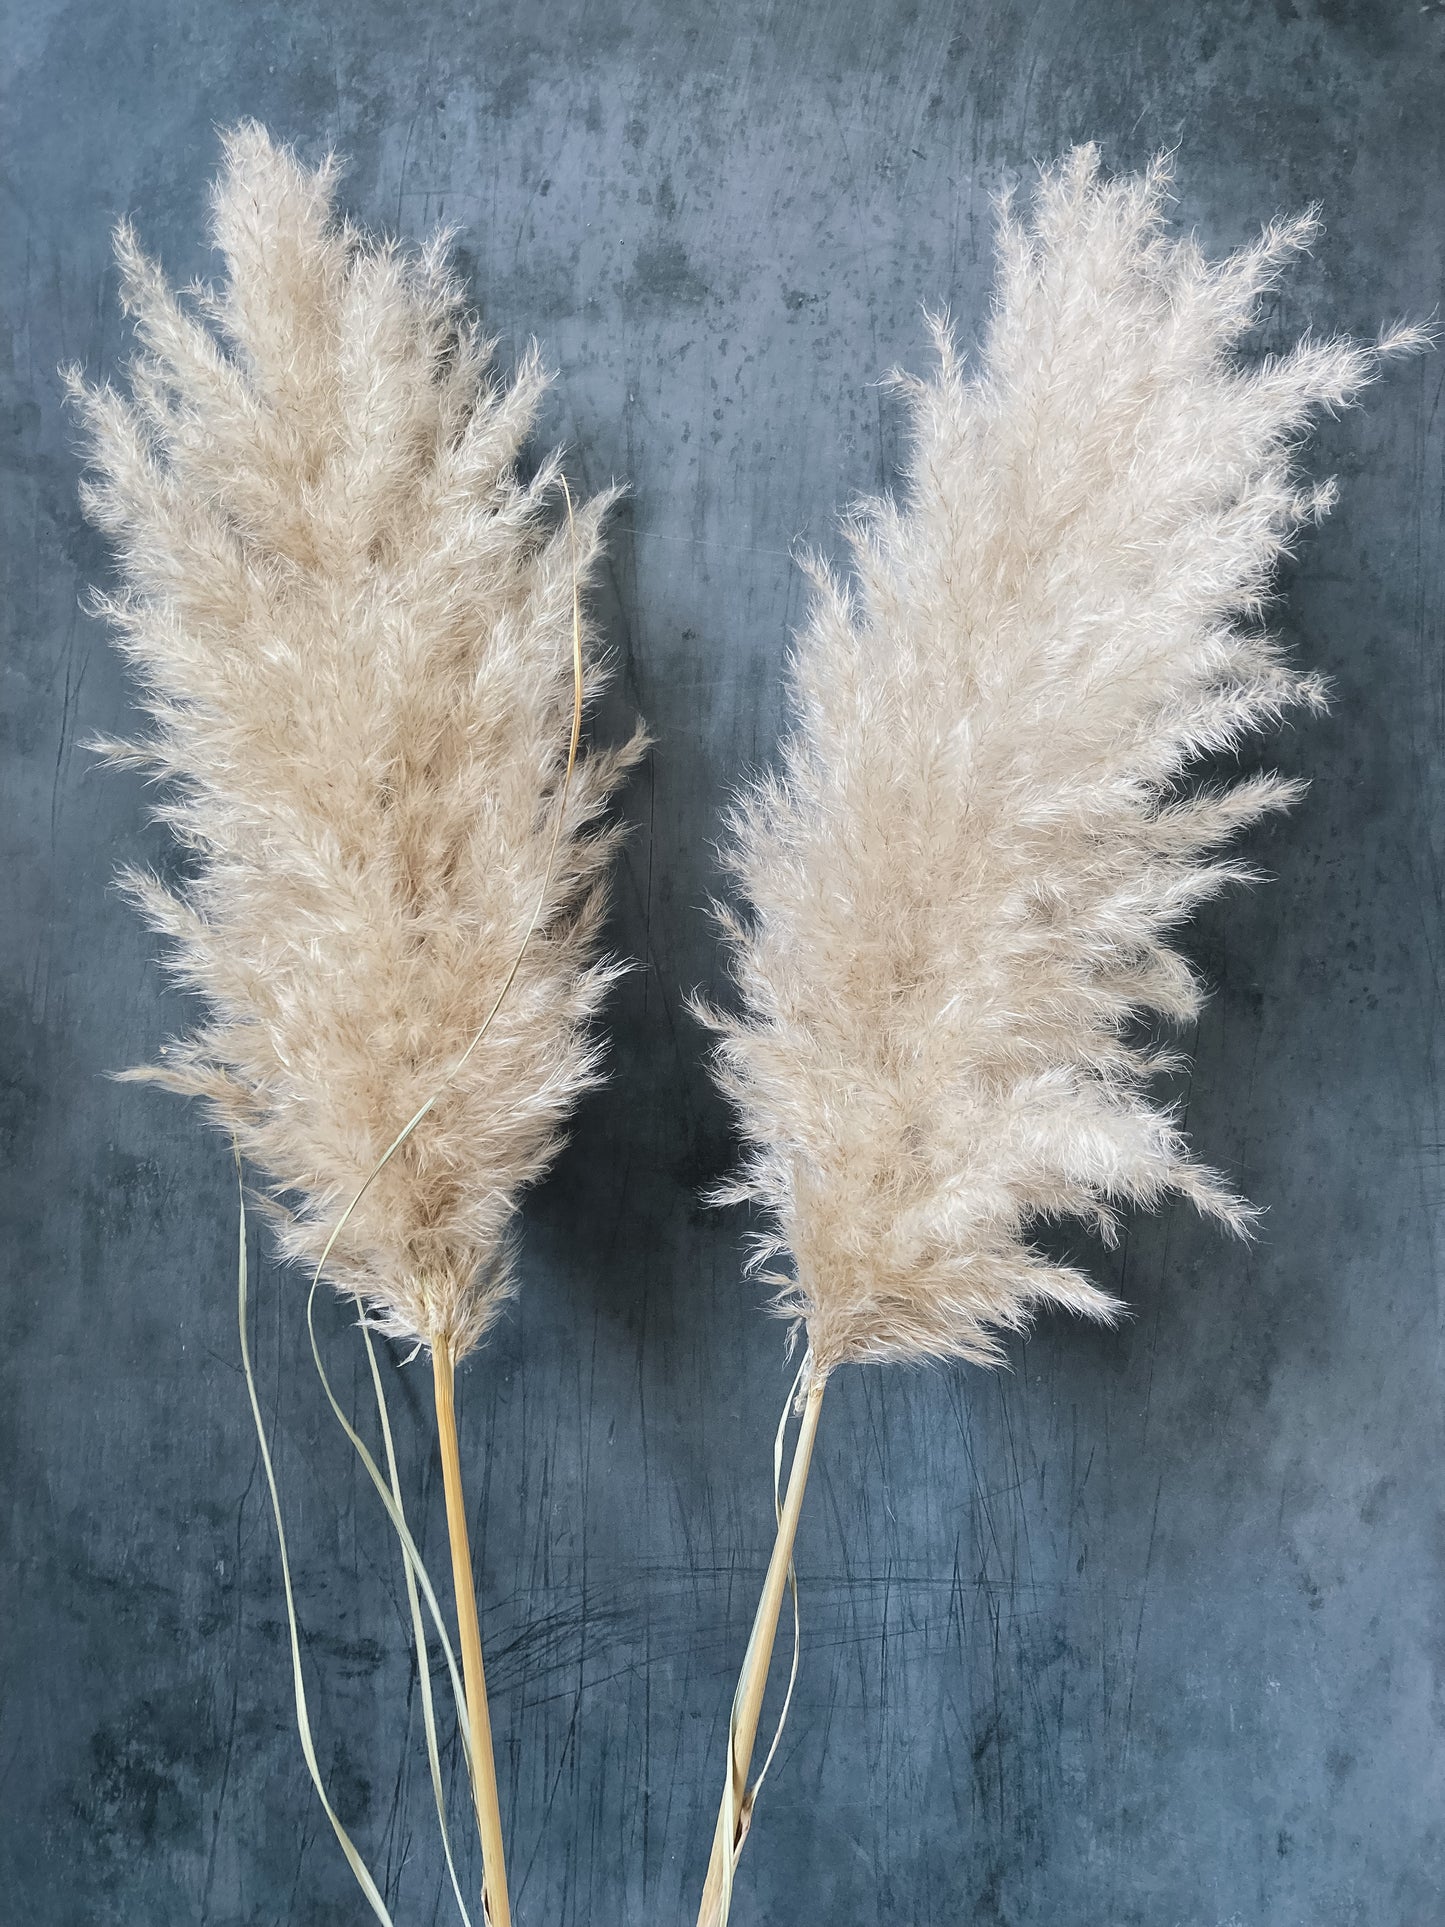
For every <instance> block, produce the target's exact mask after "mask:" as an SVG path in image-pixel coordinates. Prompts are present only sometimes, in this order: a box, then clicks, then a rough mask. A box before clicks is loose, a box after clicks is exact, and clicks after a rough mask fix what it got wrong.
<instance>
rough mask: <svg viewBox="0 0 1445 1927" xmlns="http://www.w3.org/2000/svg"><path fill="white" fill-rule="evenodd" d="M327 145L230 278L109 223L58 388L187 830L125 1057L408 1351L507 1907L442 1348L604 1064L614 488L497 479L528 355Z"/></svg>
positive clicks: (300, 1249) (622, 754)
mask: <svg viewBox="0 0 1445 1927" xmlns="http://www.w3.org/2000/svg"><path fill="white" fill-rule="evenodd" d="M336 173H337V170H336V167H335V165H334V163H332V162H330V161H328V162H327V163H326V164H325V165H324V166H322V167H321V168H320V169H319V170H317V171H315V172H312V171H308V170H307V169H305V168H303V167H302V166H301V165H300V164H299V163H298V162H297V161H296V160H295V158H294V157H293V156H292V155H291V154H290V153H289V152H288V151H287V150H285V149H282V148H279V147H276V146H274V145H273V144H272V143H271V142H270V140H269V139H268V137H267V136H266V134H265V133H264V131H263V130H262V129H260V128H259V127H256V126H254V125H249V124H248V125H244V126H242V127H240V128H238V129H236V130H235V131H234V132H233V133H231V134H230V135H229V136H227V138H226V166H225V171H224V173H223V175H222V177H221V179H220V181H219V182H218V184H217V187H216V191H215V198H214V232H215V239H216V243H217V246H218V247H219V249H220V250H221V252H222V254H223V256H224V257H225V263H226V276H225V280H224V282H223V283H222V285H221V286H220V287H219V288H217V289H212V288H198V289H193V290H191V291H190V292H189V295H188V296H187V297H180V296H177V295H174V294H173V293H172V292H171V291H170V289H169V288H168V287H167V285H166V283H165V281H164V279H163V278H162V276H161V273H160V271H159V270H158V269H157V268H156V267H155V266H154V265H152V263H150V262H149V261H148V260H146V259H145V257H144V256H143V255H142V254H141V253H140V251H139V249H138V248H137V246H136V243H135V241H134V239H133V237H132V235H131V233H130V230H129V228H127V227H125V226H123V227H122V228H121V229H120V231H119V233H118V236H117V253H118V257H119V261H120V266H121V273H122V286H123V293H124V299H125V302H126V305H127V308H128V310H129V312H130V313H131V315H132V317H133V319H134V323H135V327H136V332H137V336H138V339H139V353H138V355H137V357H136V358H135V360H134V361H133V363H132V364H131V367H130V371H129V376H130V379H129V394H128V395H127V396H122V395H120V394H117V393H116V392H114V391H112V390H111V389H109V388H100V389H86V388H85V387H84V386H83V384H81V383H80V382H79V380H78V378H77V379H76V381H75V384H74V387H75V393H76V395H77V397H78V399H79V401H80V403H81V406H82V408H83V411H84V418H85V421H86V424H87V429H88V440H89V447H90V453H91V457H92V460H93V463H94V468H95V476H94V479H93V480H92V481H91V482H89V483H88V484H87V489H86V503H87V507H88V510H89V512H90V513H91V515H92V517H93V519H94V520H95V521H96V522H97V523H98V525H99V526H100V527H101V528H102V529H104V530H105V531H106V532H107V533H108V534H109V535H110V536H111V537H112V538H113V540H114V542H115V544H116V547H117V550H118V554H119V558H120V564H121V571H122V574H123V577H124V583H125V586H124V589H123V591H122V592H120V593H118V594H114V595H108V596H103V597H100V598H98V602H99V606H100V608H101V611H102V613H104V614H105V615H106V616H108V617H109V618H110V620H111V622H112V624H113V626H114V628H115V630H116V632H117V636H118V640H119V644H120V647H121V649H122V650H123V652H124V653H125V655H126V656H127V658H128V659H129V661H130V662H131V664H132V665H133V667H134V669H135V670H136V672H137V674H138V676H139V679H140V682H141V691H142V694H141V702H142V707H143V708H144V710H145V711H146V712H147V714H148V715H149V717H150V719H151V723H152V730H151V733H150V735H149V737H148V739H147V740H146V741H144V742H141V743H138V744H109V745H107V746H106V747H107V749H108V752H109V754H110V755H111V756H112V758H113V759H114V760H115V761H117V762H127V763H131V764H134V765H136V766H138V767H141V768H144V769H146V770H147V771H149V772H150V773H152V774H153V775H154V776H156V777H158V778H159V779H160V780H161V781H162V782H163V784H164V785H165V786H166V788H165V793H164V797H163V800H162V802H161V805H160V808H159V810H158V815H159V816H160V818H161V819H162V820H163V821H165V822H167V823H168V824H169V825H170V826H171V828H172V829H173V831H174V833H175V835H176V837H177V840H178V842H179V843H180V845H181V847H182V849H183V850H184V851H185V853H186V855H187V857H188V859H189V875H188V877H187V878H186V880H185V881H184V882H182V883H180V884H178V885H175V886H169V885H167V884H164V883H162V882H161V881H159V880H158V879H157V878H155V877H153V876H150V875H148V874H145V873H141V872H131V873H129V874H128V875H127V877H126V879H125V882H126V887H127V888H128V890H129V892H130V894H131V895H132V896H133V897H134V898H135V900H136V901H137V902H138V903H139V904H140V906H141V908H142V909H143V911H144V912H145V914H146V915H147V917H148V918H149V920H150V921H151V922H152V924H153V925H154V926H155V927H156V928H157V929H158V930H160V931H161V932H162V933H163V934H164V935H165V936H166V937H167V938H168V939H169V940H170V944H171V959H172V968H173V970H174V972H175V974H176V976H177V977H178V979H179V980H180V981H181V982H182V983H183V984H184V985H186V986H188V987H189V988H192V989H194V990H196V991H199V992H200V993H201V995H202V996H203V998H204V999H205V1002H206V1006H207V1016H206V1019H205V1021H204V1022H202V1023H201V1024H200V1025H199V1026H198V1027H197V1028H196V1029H195V1030H194V1031H193V1032H192V1033H191V1034H190V1035H188V1036H187V1037H185V1038H183V1039H181V1040H179V1041H178V1042H177V1043H174V1044H172V1045H171V1046H170V1047H168V1049H167V1051H166V1052H165V1053H163V1060H162V1062H161V1063H159V1064H158V1065H155V1066H152V1067H150V1068H148V1069H146V1070H144V1071H141V1072H137V1073H133V1075H138V1076H142V1077H146V1078H149V1079H151V1080H152V1081H154V1082H157V1083H160V1084H163V1085H165V1086H166V1087H168V1088H169V1089H172V1090H176V1091H179V1092H181V1093H183V1094H186V1095H190V1096H197V1097H200V1098H201V1099H202V1100H203V1101H204V1103H205V1105H206V1107H207V1110H208V1112H209V1114H210V1115H211V1117H212V1118H213V1120H214V1121H215V1122H216V1123H218V1124H219V1125H220V1126H221V1127H222V1128H223V1129H224V1130H226V1131H227V1132H228V1134H230V1135H231V1136H232V1137H233V1138H234V1140H235V1142H236V1144H237V1146H238V1147H239V1150H240V1152H241V1153H242V1154H243V1155H244V1156H245V1157H246V1158H248V1159H249V1160H251V1161H252V1163H253V1164H254V1165H255V1166H257V1167H259V1168H260V1169H261V1170H263V1171H264V1172H265V1173H266V1174H267V1176H268V1180H269V1195H268V1203H269V1207H270V1210H271V1213H272V1216H273V1219H274V1222H275V1225H276V1230H277V1237H278V1240H279V1243H280V1246H281V1249H282V1251H283V1252H284V1254H285V1255H286V1256H287V1257H289V1258H291V1259H294V1260H296V1261H298V1262H301V1263H304V1264H306V1265H308V1266H309V1267H311V1268H312V1269H324V1273H325V1275H326V1276H327V1277H328V1278H329V1279H330V1280H331V1282H332V1283H333V1284H334V1285H335V1286H336V1287H337V1288H338V1289H339V1290H340V1291H341V1292H342V1293H343V1294H344V1295H345V1296H347V1297H348V1298H351V1299H353V1300H354V1301H355V1302H356V1303H357V1304H358V1305H359V1306H361V1307H362V1308H363V1310H364V1312H365V1315H366V1317H367V1319H368V1320H369V1321H370V1322H371V1324H373V1325H374V1326H375V1327H376V1328H377V1329H379V1330H380V1331H383V1332H385V1333H386V1334H388V1335H389V1336H392V1337H394V1338H398V1339H403V1340H409V1341H412V1342H414V1343H420V1344H422V1345H424V1346H425V1347H426V1348H427V1349H428V1350H429V1351H430V1352H431V1353H432V1356H433V1360H434V1364H435V1367H436V1375H435V1389H436V1407H437V1422H438V1434H439V1440H440V1444H441V1448H442V1452H443V1458H444V1465H445V1466H446V1468H447V1472H448V1477H447V1497H448V1523H449V1530H450V1534H451V1538H452V1543H453V1551H454V1572H455V1577H456V1583H457V1597H458V1613H459V1622H460V1625H461V1628H462V1633H463V1640H462V1647H463V1659H464V1668H465V1675H466V1684H467V1697H468V1700H469V1702H470V1703H471V1706H472V1717H471V1720H470V1721H469V1725H470V1726H471V1728H472V1737H473V1740H474V1743H475V1744H474V1753H475V1758H474V1762H473V1764H474V1791H475V1794H476V1800H477V1806H478V1815H479V1826H480V1830H481V1832H482V1835H483V1842H484V1849H485V1856H484V1857H485V1879H486V1904H487V1908H488V1913H489V1916H490V1918H491V1920H492V1921H493V1923H494V1927H502V1923H504V1922H506V1921H507V1919H508V1917H509V1911H508V1903H507V1896H506V1884H505V1875H504V1873H503V1869H502V1861H501V1849H500V1840H501V1829H500V1815H499V1811H498V1806H499V1803H498V1800H497V1795H496V1786H495V1771H494V1768H493V1766H492V1763H491V1759H490V1749H489V1747H486V1746H485V1745H484V1744H483V1742H484V1741H485V1738H486V1734H487V1721H486V1715H485V1705H486V1703H485V1689H484V1685H483V1682H482V1676H481V1654H480V1642H479V1639H478V1638H477V1637H476V1607H475V1593H474V1588H473V1583H472V1580H471V1562H470V1554H469V1551H468V1550H467V1548H466V1544H465V1536H466V1535H465V1524H466V1515H465V1507H464V1504H463V1501H462V1498H461V1492H460V1483H459V1481H460V1458H459V1452H458V1449H457V1441H456V1430H455V1414H454V1405H453V1400H452V1386H453V1376H454V1372H455V1368H456V1366H457V1365H458V1364H459V1363H460V1362H461V1360H462V1359H464V1358H465V1357H466V1356H467V1354H468V1353H469V1352H471V1351H472V1350H473V1349H475V1347H476V1346H477V1345H478V1344H479V1343H480V1342H481V1341H482V1339H483V1337H484V1336H485V1334H486V1332H487V1330H488V1328H489V1326H490V1325H491V1323H492V1322H493V1320H494V1319H495V1318H496V1316H497V1314H498V1312H499V1311H500V1309H501V1308H502V1306H503V1304H504V1303H505V1301H506V1298H507V1296H508V1295H509V1293H510V1290H511V1288H512V1281H513V1263H512V1258H513V1253H512V1237H511V1234H512V1226H513V1221H514V1216H515V1212H516V1207H517V1203H518V1199H519V1196H520V1194H521V1192H522V1190H523V1189H524V1188H525V1187H526V1186H527V1185H528V1184H530V1183H531V1182H533V1181H534V1180H535V1179H536V1178H537V1177H539V1176H540V1175H541V1173H542V1172H543V1170H544V1169H545V1168H546V1166H547V1164H548V1162H549V1160H550V1159H551V1157H552V1156H553V1154H554V1153H555V1150H556V1148H557V1146H558V1143H559V1141H560V1135H561V1132H562V1130H563V1128H564V1125H565V1122H566V1119H567V1117H568V1115H569V1113H570V1111H571V1109H572V1107H573V1106H574V1104H575V1102H576V1100H577V1098H578V1096H579V1095H580V1094H581V1093H582V1092H583V1091H585V1090H586V1089H587V1088H589V1087H590V1086H591V1085H592V1084H593V1083H594V1082H595V1081H596V1078H597V1075H598V1060H599V1046H598V1043H597V1040H596V1037H595V1034H594V1029H593V1026H594V1020H595V1018H596V1016H597V1013H598V1010H599V1008H600V1005H601V1002H602V999H603V997H604V995H605V993H606V991H607V988H608V985H609V984H610V983H611V981H612V979H613V978H614V976H615V974H616V966H615V965H613V964H612V963H611V962H609V961H607V960H606V959H604V958H602V957H601V956H600V955H599V937H600V928H601V920H602V916H603V912H604V907H605V906H604V897H605V885H606V873H607V868H608V863H609V859H610V857H611V855H612V852H613V849H614V847H615V837H616V831H615V829H613V828H612V827H610V826H609V825H607V824H606V822H605V821H604V813H605V810H606V806H607V802H608V799H609V796H610V795H611V793H612V791H613V789H614V788H615V786H616V784H617V782H618V780H619V779H620V777H621V776H622V774H623V773H624V771H625V770H626V768H627V767H628V766H629V764H630V763H631V762H633V761H634V760H635V759H636V757H637V755H638V754H639V753H640V751H641V747H642V739H641V736H640V735H639V736H637V737H635V738H634V739H633V741H632V742H631V743H629V744H627V745H626V746H625V747H623V748H621V749H619V750H614V751H611V752H596V751H594V752H591V753H589V754H586V755H582V756H576V754H575V752H576V725H577V723H578V721H579V720H580V704H581V700H582V695H583V693H584V687H585V696H586V698H587V699H588V700H591V699H592V698H593V697H595V695H596V693H597V692H598V690H599V689H600V687H601V684H602V681H603V666H602V664H601V662H600V660H599V657H598V653H597V650H596V647H595V645H594V643H593V640H592V638H591V637H590V635H588V634H587V633H586V632H585V627H584V625H583V624H582V623H581V621H580V618H579V617H578V615H577V605H576V601H575V595H576V585H577V583H578V581H579V580H580V581H581V582H582V583H584V584H585V582H586V581H587V579H588V577H589V574H590V571H591V569H592V567H593V565H594V563H595V561H596V558H597V555H598V553H599V547H600V526H601V521H602V518H603V516H604V514H605V512H606V509H607V506H608V501H609V499H610V498H608V497H606V496H603V497H599V498H597V499H595V500H593V501H592V502H590V503H587V504H585V505H583V506H580V507H578V508H577V510H576V512H575V517H574V515H573V513H572V508H571V503H570V500H569V501H568V503H567V515H566V519H565V521H564V522H562V523H561V524H560V525H559V524H558V522H557V519H556V518H555V517H554V516H553V515H551V513H550V512H549V501H550V500H552V499H554V498H555V496H556V493H557V490H558V488H559V484H561V471H560V467H559V464H558V460H557V458H556V457H555V456H553V457H550V458H549V459H547V460H546V461H545V462H544V463H543V464H542V466H541V468H540V470H539V471H538V473H537V475H536V476H535V478H534V479H533V480H532V481H530V482H523V481H521V480H519V479H518V476H517V472H516V463H517V458H518V455H519V452H520V449H521V446H522V443H523V442H524V440H525V438H526V436H527V434H528V432H529V430H530V428H531V425H532V423H533V420H534V417H535V413H536V408H537V403H538V399H539V396H540V394H541V391H542V388H543V386H544V376H543V374H542V372H541V368H540V365H539V362H538V359H537V356H536V353H535V351H532V352H531V353H529V354H528V355H527V357H526V358H525V359H524V361H523V363H522V365H521V367H520V369H519V370H518V372H517V374H516V376H515V378H514V379H513V380H512V381H511V382H510V383H504V382H502V381H500V380H498V379H497V378H496V377H495V376H494V375H493V373H492V371H491V344H490V343H489V342H488V341H487V340H485V339H484V338H483V336H482V335H481V333H480V331H479V329H478V327H477V326H476V324H475V322H474V321H472V320H471V319H470V318H469V317H468V315H467V313H466V311H465V307H464V301H463V295H462V291H461V289H460V288H459V286H458V285H457V283H456V282H455V281H454V280H453V279H452V277H451V275H450V273H449V271H448V268H447V265H446V249H445V242H444V239H438V240H437V241H435V242H433V243H431V244H429V245H428V246H427V247H426V248H425V249H424V250H423V251H422V252H421V253H420V254H419V255H417V256H415V257H411V256H407V255H406V254H404V253H403V252H402V251H401V250H399V249H398V248H397V247H396V246H395V245H393V244H392V243H390V242H386V241H377V240H372V239H369V238H367V237H366V236H364V235H362V234H360V233H358V232H357V231H356V230H355V229H354V228H352V227H351V226H350V225H348V224H347V223H345V222H344V221H341V220H339V219H338V218H337V217H336V216H335V214H334V212H333V196H334V190H335V182H336ZM574 658H575V660H574ZM574 670H575V672H576V676H575V677H574ZM579 678H580V681H579V680H578V679H579ZM569 729H570V731H571V737H570V743H571V747H570V749H569ZM407 1120H410V1122H409V1123H408V1122H407ZM352 1436H353V1438H354V1434H353V1435H352ZM356 1442H357V1443H358V1445H359V1441H356ZM371 1469H372V1470H373V1472H374V1466H372V1467H371ZM375 1477H376V1481H377V1483H378V1489H379V1490H380V1491H381V1492H382V1496H383V1499H384V1500H386V1499H387V1497H388V1495H387V1493H386V1490H385V1486H384V1483H383V1482H382V1481H381V1480H380V1475H379V1474H375ZM394 1522H395V1521H394ZM398 1529H399V1531H401V1532H402V1533H403V1542H404V1544H405V1545H407V1546H408V1547H410V1539H409V1535H407V1534H405V1528H404V1521H401V1522H400V1523H399V1525H398ZM407 1556H408V1559H410V1558H411V1557H412V1552H411V1551H410V1550H409V1551H408V1555H407ZM422 1658H423V1664H425V1656H424V1655H423V1656H422ZM484 1752H485V1753H486V1756H487V1757H486V1758H485V1759H483V1758H482V1754H483V1753H484Z"/></svg>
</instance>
